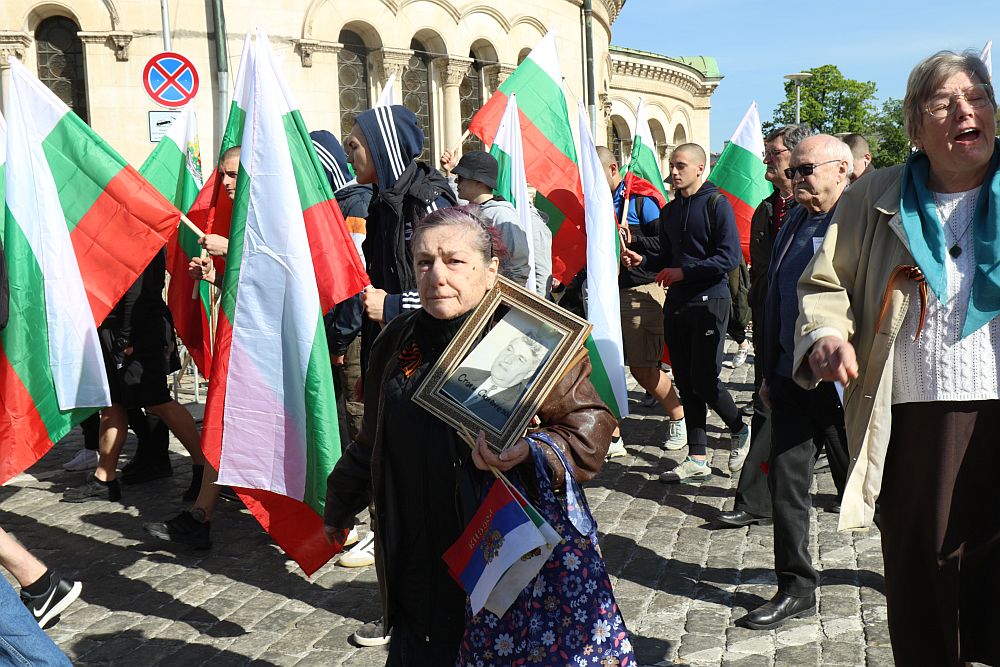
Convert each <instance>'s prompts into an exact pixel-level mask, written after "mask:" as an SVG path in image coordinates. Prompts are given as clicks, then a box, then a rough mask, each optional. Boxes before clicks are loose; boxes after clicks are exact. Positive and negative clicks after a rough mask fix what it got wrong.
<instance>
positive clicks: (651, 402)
mask: <svg viewBox="0 0 1000 667" xmlns="http://www.w3.org/2000/svg"><path fill="white" fill-rule="evenodd" d="M657 403H659V401H657V400H656V396H653V395H652V394H650V393H649V392H648V391H647V392H646V396H645V397H643V399H642V407H644V408H651V407H653V406H655V405H656V404H657Z"/></svg>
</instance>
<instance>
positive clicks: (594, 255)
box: [579, 101, 628, 419]
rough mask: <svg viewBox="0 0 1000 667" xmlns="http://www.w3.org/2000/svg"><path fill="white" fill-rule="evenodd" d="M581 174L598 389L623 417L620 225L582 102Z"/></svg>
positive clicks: (591, 344) (589, 312)
mask: <svg viewBox="0 0 1000 667" xmlns="http://www.w3.org/2000/svg"><path fill="white" fill-rule="evenodd" d="M579 104H580V109H579V122H580V158H581V159H580V173H581V174H582V177H583V193H584V195H585V199H584V202H585V203H586V214H587V294H588V295H589V296H588V299H587V319H588V320H589V321H590V323H591V324H593V325H594V329H593V331H591V334H590V337H589V338H587V351H588V352H589V355H590V364H591V365H592V366H593V367H594V370H593V372H592V373H591V375H590V381H591V382H592V383H593V385H594V388H595V389H596V390H597V393H598V394H599V395H600V396H601V398H602V399H603V400H604V403H605V404H606V405H607V406H608V408H610V409H611V411H612V412H614V413H615V416H616V417H617V418H618V419H622V418H623V417H627V416H628V390H627V389H626V386H625V346H624V344H623V343H622V320H621V306H620V302H619V300H618V252H617V243H618V226H617V224H616V223H615V207H614V203H613V202H612V199H611V192H610V190H608V179H607V176H606V175H605V173H604V166H603V165H602V164H601V159H600V157H598V155H597V146H596V145H595V144H594V138H593V136H591V134H590V127H589V125H588V116H587V111H586V109H584V108H583V102H582V101H580V103H579Z"/></svg>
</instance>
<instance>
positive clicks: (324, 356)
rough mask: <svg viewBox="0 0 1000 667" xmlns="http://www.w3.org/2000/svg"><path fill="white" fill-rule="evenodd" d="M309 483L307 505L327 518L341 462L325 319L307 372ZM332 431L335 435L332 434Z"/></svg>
mask: <svg viewBox="0 0 1000 667" xmlns="http://www.w3.org/2000/svg"><path fill="white" fill-rule="evenodd" d="M305 391H306V483H305V493H304V496H303V501H304V502H305V503H306V504H307V505H309V506H310V507H312V508H313V509H314V510H315V511H316V513H317V514H319V515H320V516H323V509H324V507H325V506H326V478H327V477H328V476H329V475H330V471H331V470H333V466H334V464H336V463H337V460H338V459H339V458H340V447H341V445H340V428H339V426H338V423H339V422H338V416H337V403H336V400H335V399H334V396H335V394H334V389H333V375H332V374H331V373H330V348H329V346H328V345H327V340H326V328H325V327H324V326H323V318H322V317H319V318H318V320H317V322H316V333H315V335H314V336H313V346H312V352H311V353H310V355H309V366H308V367H307V369H306V386H305ZM329 429H332V432H328V430H329Z"/></svg>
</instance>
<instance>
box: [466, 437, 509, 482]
mask: <svg viewBox="0 0 1000 667" xmlns="http://www.w3.org/2000/svg"><path fill="white" fill-rule="evenodd" d="M458 435H459V436H460V437H461V438H462V440H464V441H465V444H467V445H468V446H469V449H471V450H473V451H475V449H476V439H475V438H474V437H473V436H472V434H471V433H469V431H468V429H466V428H465V427H464V426H463V427H462V430H461V431H459V434H458ZM490 471H491V472H492V473H493V474H494V475H496V476H497V478H498V479H502V480H503V481H504V482H505V483H506V484H508V485H511V486H513V485H512V484H511V481H510V480H509V479H507V476H506V475H504V474H503V473H502V472H500V471H499V470H497V469H496V468H494V467H493V466H490Z"/></svg>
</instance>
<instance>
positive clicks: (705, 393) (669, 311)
mask: <svg viewBox="0 0 1000 667" xmlns="http://www.w3.org/2000/svg"><path fill="white" fill-rule="evenodd" d="M667 298H668V303H667V305H666V306H665V307H664V310H663V335H664V337H665V338H666V341H667V347H668V348H669V349H670V363H671V365H672V366H673V370H674V381H675V382H676V383H677V389H678V391H680V394H681V404H682V405H683V406H684V420H685V421H686V422H687V436H688V446H689V447H690V448H691V451H692V453H698V452H697V449H698V448H701V449H702V452H701V453H704V447H705V446H706V445H707V444H708V436H707V435H706V433H705V421H706V420H707V418H708V408H712V409H713V410H715V412H716V414H718V415H719V417H720V418H721V419H722V421H723V422H724V423H725V424H726V426H728V427H729V430H730V431H732V432H734V433H735V432H736V431H739V430H740V429H742V428H743V420H742V419H741V418H740V413H739V410H737V408H736V403H734V402H733V397H732V396H731V395H730V394H729V391H728V390H727V389H726V388H725V387H724V386H723V384H722V382H721V381H720V380H719V373H720V372H721V371H722V349H723V344H724V343H725V340H726V324H727V323H728V322H729V299H728V298H722V299H708V300H707V301H696V302H691V303H687V304H682V305H680V306H673V305H671V304H670V303H669V298H670V297H669V296H668V297H667Z"/></svg>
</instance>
